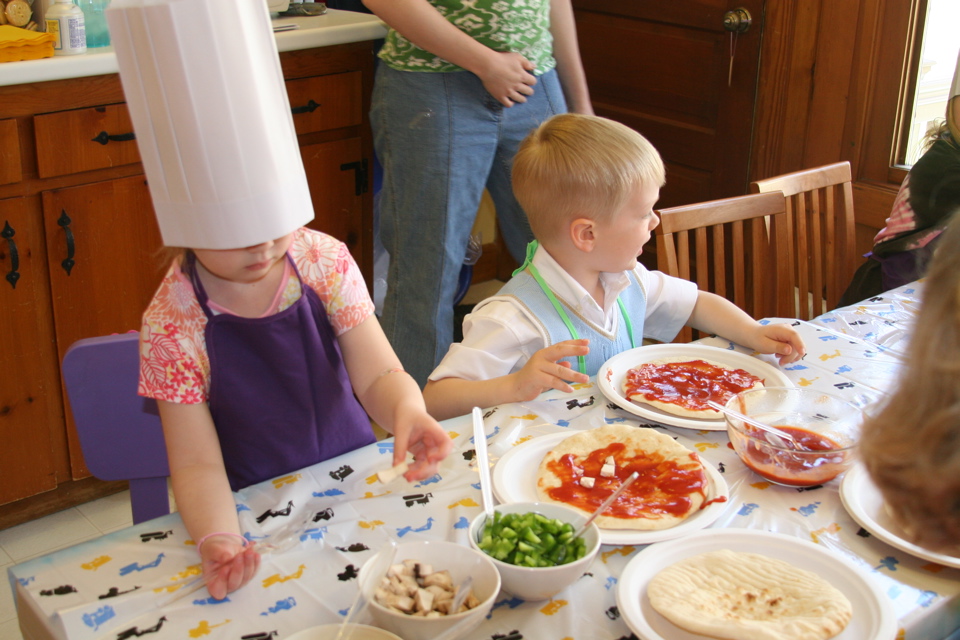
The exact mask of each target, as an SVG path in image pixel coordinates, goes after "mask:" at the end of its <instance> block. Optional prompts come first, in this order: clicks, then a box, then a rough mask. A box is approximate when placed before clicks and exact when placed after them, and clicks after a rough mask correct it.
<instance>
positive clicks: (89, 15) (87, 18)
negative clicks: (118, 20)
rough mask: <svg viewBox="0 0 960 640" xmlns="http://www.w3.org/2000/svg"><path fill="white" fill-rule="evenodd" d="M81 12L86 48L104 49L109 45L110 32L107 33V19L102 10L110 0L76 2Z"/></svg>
mask: <svg viewBox="0 0 960 640" xmlns="http://www.w3.org/2000/svg"><path fill="white" fill-rule="evenodd" d="M76 2H77V5H78V6H79V7H80V9H81V10H82V11H83V19H84V24H85V26H84V28H85V30H86V32H87V48H88V49H93V48H95V47H105V46H107V45H109V44H110V32H109V31H107V17H106V16H105V15H104V14H103V11H104V9H106V8H107V5H109V4H110V0H76Z"/></svg>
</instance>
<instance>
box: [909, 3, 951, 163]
mask: <svg viewBox="0 0 960 640" xmlns="http://www.w3.org/2000/svg"><path fill="white" fill-rule="evenodd" d="M958 24H960V2H957V0H927V12H926V19H925V20H924V22H923V26H922V29H923V31H922V36H921V43H920V56H919V59H918V60H916V61H915V63H914V64H916V65H917V66H916V68H915V69H912V70H911V71H912V73H913V74H915V78H916V82H915V85H914V86H915V87H916V88H915V90H914V91H913V95H912V96H909V97H910V98H911V105H912V108H911V117H910V118H909V120H907V121H905V123H904V124H905V125H906V126H907V127H908V131H906V132H903V133H905V135H906V139H907V142H906V147H905V148H904V149H903V151H902V154H899V155H900V160H901V162H903V164H905V165H908V166H909V165H912V164H913V163H914V162H916V161H917V158H919V157H920V155H921V153H922V152H923V143H924V138H925V137H926V135H927V131H928V130H929V129H930V128H931V127H936V126H939V124H940V123H941V122H943V118H944V113H945V112H946V107H947V99H948V98H949V97H950V96H949V95H948V94H949V92H950V84H951V82H952V80H953V73H954V70H955V69H956V65H957V52H958V51H960V37H958V36H957V32H956V28H957V25H958Z"/></svg>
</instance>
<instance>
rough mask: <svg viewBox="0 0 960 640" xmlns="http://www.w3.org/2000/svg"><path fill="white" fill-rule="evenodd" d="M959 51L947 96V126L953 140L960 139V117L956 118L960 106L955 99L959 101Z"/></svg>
mask: <svg viewBox="0 0 960 640" xmlns="http://www.w3.org/2000/svg"><path fill="white" fill-rule="evenodd" d="M957 96H960V52H957V68H956V69H955V70H954V72H953V84H952V85H950V95H949V96H948V97H947V128H948V129H950V136H951V137H952V138H953V139H954V141H960V118H957V112H958V110H960V107H958V106H957V102H956V101H960V98H958V97H957Z"/></svg>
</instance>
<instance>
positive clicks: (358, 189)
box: [340, 158, 368, 196]
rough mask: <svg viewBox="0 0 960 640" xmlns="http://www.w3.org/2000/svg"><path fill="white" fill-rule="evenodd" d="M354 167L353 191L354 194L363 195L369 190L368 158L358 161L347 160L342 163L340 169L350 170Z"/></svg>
mask: <svg viewBox="0 0 960 640" xmlns="http://www.w3.org/2000/svg"><path fill="white" fill-rule="evenodd" d="M351 169H353V171H354V174H353V191H354V195H357V196H359V195H361V194H364V193H366V192H367V173H368V171H367V159H366V158H364V159H363V160H358V161H357V162H347V163H346V164H342V165H340V171H350V170H351Z"/></svg>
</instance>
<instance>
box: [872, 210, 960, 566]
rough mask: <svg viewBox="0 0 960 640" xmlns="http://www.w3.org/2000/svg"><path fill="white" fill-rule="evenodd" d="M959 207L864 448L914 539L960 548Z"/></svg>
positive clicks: (929, 544) (932, 266)
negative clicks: (891, 385) (903, 359)
mask: <svg viewBox="0 0 960 640" xmlns="http://www.w3.org/2000/svg"><path fill="white" fill-rule="evenodd" d="M958 246H960V212H958V214H954V215H953V217H952V220H951V222H950V223H949V225H948V226H947V229H946V231H945V232H944V233H943V235H942V236H941V238H940V240H939V245H938V249H937V251H936V253H935V255H934V257H933V260H932V261H931V263H930V268H929V270H928V272H927V276H926V281H925V284H924V293H923V299H922V302H921V304H920V308H919V310H918V313H917V320H916V324H915V326H914V329H913V336H912V338H911V340H910V344H909V354H908V356H907V362H906V367H905V369H904V371H903V372H902V374H901V376H900V379H899V381H898V385H897V388H896V389H895V391H894V392H893V394H892V395H891V396H890V398H889V400H888V401H887V403H886V405H885V406H884V407H883V409H882V410H881V411H880V412H879V413H878V414H877V415H876V416H874V417H872V418H869V419H868V420H867V422H866V424H865V425H864V428H863V436H862V441H861V453H862V456H863V460H864V463H865V464H866V466H867V469H868V470H869V472H870V476H871V477H872V478H873V481H874V482H875V483H876V485H877V487H878V488H879V489H880V492H881V493H882V494H883V497H884V501H885V502H886V503H887V505H888V507H889V508H890V509H891V510H892V511H893V513H894V514H895V515H896V517H897V519H898V520H899V521H900V523H901V524H903V525H904V526H905V528H908V529H909V530H910V534H911V535H912V536H913V537H914V541H916V542H917V543H918V544H920V545H922V546H925V547H928V548H930V549H942V550H945V551H952V552H953V553H956V552H957V551H960V251H958V250H957V247H958Z"/></svg>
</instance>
